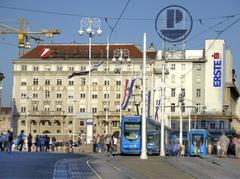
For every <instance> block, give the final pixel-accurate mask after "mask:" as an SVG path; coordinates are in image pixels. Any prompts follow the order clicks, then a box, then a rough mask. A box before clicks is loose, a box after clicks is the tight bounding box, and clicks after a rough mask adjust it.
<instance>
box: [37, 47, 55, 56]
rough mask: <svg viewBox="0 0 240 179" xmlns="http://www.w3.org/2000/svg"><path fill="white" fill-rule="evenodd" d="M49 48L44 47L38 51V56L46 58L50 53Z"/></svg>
mask: <svg viewBox="0 0 240 179" xmlns="http://www.w3.org/2000/svg"><path fill="white" fill-rule="evenodd" d="M51 52H52V51H51V49H50V48H44V49H42V50H41V52H40V57H41V58H48V57H49V56H50V55H51Z"/></svg>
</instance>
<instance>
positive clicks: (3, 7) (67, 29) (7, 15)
mask: <svg viewBox="0 0 240 179" xmlns="http://www.w3.org/2000/svg"><path fill="white" fill-rule="evenodd" d="M126 3H127V0H85V1H83V0H68V1H66V0H41V1H34V0H21V1H20V0H9V1H5V0H0V23H5V24H8V25H10V26H15V27H17V28H18V27H19V23H18V19H19V17H24V18H25V20H26V21H27V22H28V23H29V24H30V26H31V30H33V31H39V30H41V29H53V28H57V29H60V30H61V31H62V34H61V35H58V36H56V37H55V38H54V39H52V40H53V42H56V43H69V42H72V41H76V42H77V43H88V39H87V36H85V37H80V36H79V35H78V33H77V32H78V30H79V26H80V20H81V18H82V17H84V16H95V17H101V18H102V29H103V35H102V36H101V37H96V38H94V39H93V43H105V42H106V39H107V35H108V34H109V33H110V30H109V28H108V26H107V24H106V23H105V21H104V17H108V21H109V23H110V24H111V25H112V26H114V24H115V22H116V18H117V17H118V16H119V15H120V13H121V11H122V9H123V7H124V6H125V4H126ZM169 5H180V6H183V7H185V8H186V9H188V10H189V12H190V13H191V15H192V17H193V19H194V24H193V30H192V32H191V34H190V35H189V37H188V39H189V38H191V37H193V36H195V35H196V34H199V33H201V32H203V31H205V30H207V29H208V28H209V27H211V26H214V25H216V24H217V23H219V22H221V21H224V20H226V21H225V22H224V23H222V24H221V25H220V26H217V27H216V28H213V29H211V30H209V31H207V32H206V33H204V34H202V35H199V36H197V37H195V38H193V39H191V40H189V41H187V44H186V48H187V49H203V48H204V40H205V39H214V38H216V36H217V35H218V34H217V32H216V31H221V30H223V29H225V28H226V27H228V25H230V24H231V23H233V22H234V21H235V20H237V19H238V18H240V1H239V0H210V1H209V0H201V1H196V0H195V1H190V0H175V1H173V0H172V1H170V0H130V2H129V4H128V7H127V9H126V11H125V13H124V15H123V19H121V20H120V22H119V24H118V25H117V27H116V29H115V31H114V33H113V35H112V38H111V40H110V41H111V42H121V43H124V42H128V43H135V44H138V45H142V36H143V33H144V32H146V33H147V42H148V45H149V44H150V43H151V42H153V43H154V44H155V46H156V48H158V49H161V48H162V40H161V39H160V38H159V37H158V35H157V33H156V31H155V26H154V22H155V18H156V16H157V14H158V12H159V11H160V10H161V9H163V8H164V7H166V6H169ZM14 8H21V9H29V10H28V11H24V10H16V9H14ZM30 10H31V11H30ZM34 10H38V11H48V12H57V13H65V14H68V15H60V14H54V13H40V12H37V11H34ZM234 14H235V15H236V16H234V17H232V18H228V20H227V18H213V19H211V18H212V17H221V16H228V15H234ZM198 19H201V23H200V21H199V20H198ZM205 19H206V20H205ZM220 39H224V40H225V41H226V44H227V46H228V47H229V48H230V49H231V50H232V52H233V57H234V64H235V69H236V71H237V74H238V76H239V78H240V71H239V67H240V62H239V58H240V45H239V44H240V21H238V22H237V23H236V24H235V25H233V26H232V27H230V28H229V29H228V30H226V31H225V32H224V33H223V34H222V35H221V36H220ZM47 42H48V39H47V40H46V41H45V43H47ZM17 58H18V48H17V36H16V35H5V36H0V72H2V73H4V75H5V76H6V78H5V79H4V82H3V101H2V103H3V106H10V104H11V97H12V60H13V59H17Z"/></svg>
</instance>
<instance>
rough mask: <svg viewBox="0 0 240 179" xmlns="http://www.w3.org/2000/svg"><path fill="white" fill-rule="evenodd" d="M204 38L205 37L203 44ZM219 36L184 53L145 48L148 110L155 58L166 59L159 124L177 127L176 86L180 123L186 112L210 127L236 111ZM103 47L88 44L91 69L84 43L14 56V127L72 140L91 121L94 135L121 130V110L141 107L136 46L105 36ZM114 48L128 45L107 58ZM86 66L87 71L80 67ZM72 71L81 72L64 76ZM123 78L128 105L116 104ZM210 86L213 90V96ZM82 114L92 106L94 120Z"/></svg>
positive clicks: (154, 96) (152, 107)
mask: <svg viewBox="0 0 240 179" xmlns="http://www.w3.org/2000/svg"><path fill="white" fill-rule="evenodd" d="M211 43H212V42H209V41H206V47H205V49H207V48H208V46H209V44H211ZM223 44H224V43H223V42H222V41H221V40H217V41H216V42H215V44H214V45H213V47H211V50H210V51H209V52H208V54H206V53H205V50H204V49H203V50H186V51H185V52H184V54H185V55H184V56H182V55H179V53H180V52H163V51H161V50H159V51H157V50H155V49H149V50H148V51H147V91H149V94H150V96H151V98H149V108H148V113H149V116H151V117H154V116H156V115H155V114H157V115H158V114H159V112H158V111H157V108H158V107H160V105H159V104H160V101H161V96H162V95H161V91H162V90H163V88H162V86H163V85H162V83H161V81H162V74H163V71H162V65H163V64H165V67H166V70H165V71H164V74H165V84H164V85H165V94H164V98H165V99H166V100H165V101H166V102H165V105H166V108H165V115H164V118H165V123H166V125H168V126H171V127H172V128H173V129H175V130H178V129H179V125H178V124H179V112H180V111H179V109H180V108H179V94H182V95H184V96H183V98H184V102H183V103H182V105H183V107H184V108H182V110H183V109H184V110H183V111H182V116H183V119H184V128H185V129H186V130H187V127H188V125H187V122H188V118H189V117H188V116H190V118H192V122H191V124H190V125H191V126H192V127H195V128H209V129H210V128H211V126H212V129H213V130H218V131H219V130H228V129H230V128H231V126H230V123H231V120H232V119H233V118H237V116H236V105H237V99H238V97H239V92H238V88H237V84H236V76H235V74H234V70H233V66H232V61H233V60H232V57H231V53H230V51H228V50H226V49H225V48H223ZM106 49H107V46H106V44H93V45H92V58H91V69H90V68H89V59H88V45H87V44H47V45H39V46H37V47H36V48H34V49H33V50H31V51H29V52H28V53H26V54H25V55H23V56H21V57H20V58H19V59H17V60H15V61H14V62H13V65H14V88H13V98H14V99H15V101H16V110H15V112H14V132H15V134H16V133H19V132H20V131H21V130H25V132H27V133H29V132H31V133H32V134H33V135H34V136H35V135H42V134H48V135H50V136H55V137H56V138H57V139H58V140H63V139H69V138H74V140H76V137H77V136H78V135H79V134H82V135H85V136H86V134H87V126H88V125H93V135H97V134H104V133H109V134H112V133H114V132H117V131H119V130H120V129H119V125H120V116H122V115H139V113H140V114H141V107H140V108H139V109H138V108H137V107H139V104H140V103H141V100H142V95H141V91H142V89H141V88H142V85H141V83H142V82H141V75H142V58H143V52H142V51H141V49H140V48H139V47H137V46H136V45H134V44H111V45H110V47H109V58H107V53H108V52H107V50H106ZM116 49H127V50H128V56H127V57H126V59H124V60H121V61H120V62H118V61H115V62H113V61H112V59H113V57H115V54H114V51H115V50H116ZM181 53H182V52H181ZM214 53H220V54H221V55H222V57H223V58H222V62H223V63H222V65H220V66H221V72H220V73H221V74H223V75H222V76H220V77H219V72H217V71H214V70H216V69H215V67H214V64H213V62H214V60H213V59H212V57H211V55H213V54H214ZM118 57H119V56H118ZM121 57H122V56H121ZM127 58H130V59H131V60H130V61H129V60H127ZM102 61H103V63H100V62H102ZM218 63H219V62H218ZM99 64H100V65H99ZM216 68H217V69H219V67H216ZM92 69H93V70H92ZM89 70H91V73H90V75H89V74H88V73H87V72H89ZM73 72H79V74H81V75H80V76H75V77H73V78H70V79H69V78H68V77H69V75H70V74H72V73H73ZM215 72H216V73H215ZM216 74H217V76H216ZM214 75H215V76H214ZM89 77H90V85H89ZM127 79H135V85H134V88H133V94H132V95H131V98H130V100H129V102H128V106H127V108H126V109H125V110H124V111H120V106H121V102H122V99H123V97H124V96H125V88H126V84H127V83H126V80H127ZM215 79H216V80H215ZM219 79H220V81H221V83H220V84H221V85H220V86H219ZM214 80H215V81H214ZM214 84H215V85H216V86H214ZM89 88H90V91H91V92H90V95H89ZM209 94H212V98H211V97H210V96H209ZM89 106H91V109H90V111H89ZM88 114H93V123H88V121H87V118H86V116H87V115H88ZM84 116H85V117H84ZM159 116H160V114H159ZM158 120H160V119H159V117H158ZM204 121H205V122H204ZM221 121H224V123H223V122H221ZM220 123H221V124H220ZM214 126H215V127H214Z"/></svg>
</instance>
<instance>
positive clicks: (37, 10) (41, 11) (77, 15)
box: [0, 0, 240, 21]
mask: <svg viewBox="0 0 240 179" xmlns="http://www.w3.org/2000/svg"><path fill="white" fill-rule="evenodd" d="M128 1H129V0H128ZM126 5H128V3H127V4H126ZM0 8H2V9H11V10H19V11H26V12H32V13H42V14H52V15H61V16H72V17H86V16H91V15H89V14H88V15H86V14H74V13H63V12H57V11H45V10H39V9H28V8H19V7H11V6H3V5H0ZM239 15H240V13H235V14H232V15H226V16H216V17H205V18H195V19H193V21H199V20H202V21H209V20H216V19H224V18H233V17H237V16H239ZM95 17H98V18H100V19H103V20H104V18H106V16H104V17H103V16H95ZM107 18H108V19H110V20H117V19H119V17H107ZM121 20H125V21H155V17H154V18H130V17H124V18H122V17H121ZM161 20H166V19H161Z"/></svg>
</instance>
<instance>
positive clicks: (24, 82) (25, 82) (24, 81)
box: [21, 78, 27, 86]
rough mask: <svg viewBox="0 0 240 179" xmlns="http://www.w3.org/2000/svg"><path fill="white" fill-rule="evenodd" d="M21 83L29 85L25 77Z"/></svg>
mask: <svg viewBox="0 0 240 179" xmlns="http://www.w3.org/2000/svg"><path fill="white" fill-rule="evenodd" d="M21 85H24V86H25V85H27V79H25V78H24V79H22V81H21Z"/></svg>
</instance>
